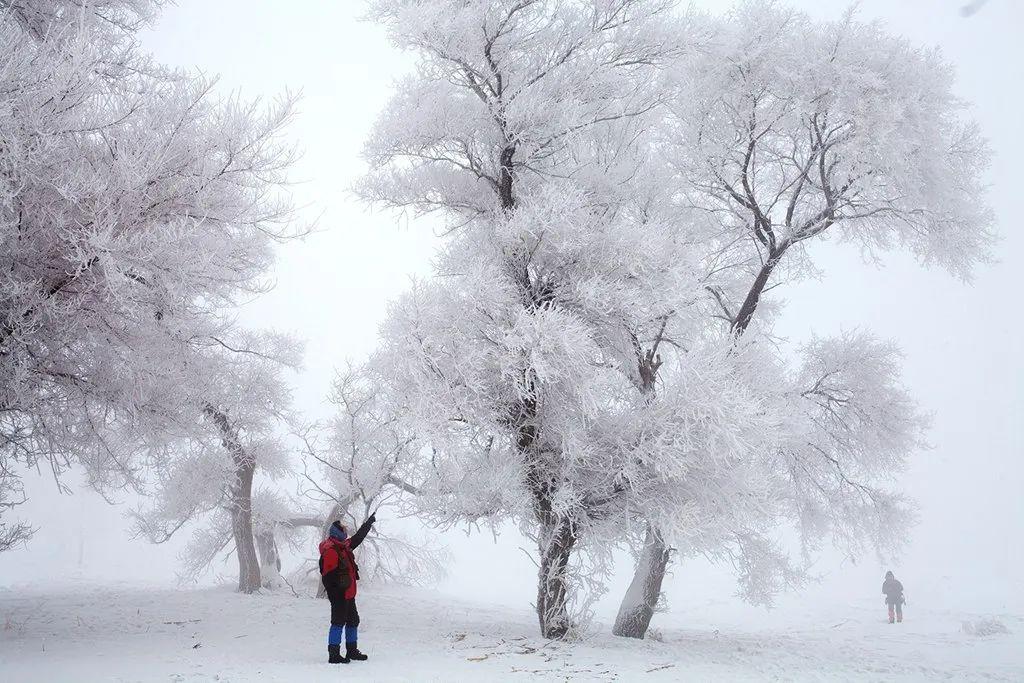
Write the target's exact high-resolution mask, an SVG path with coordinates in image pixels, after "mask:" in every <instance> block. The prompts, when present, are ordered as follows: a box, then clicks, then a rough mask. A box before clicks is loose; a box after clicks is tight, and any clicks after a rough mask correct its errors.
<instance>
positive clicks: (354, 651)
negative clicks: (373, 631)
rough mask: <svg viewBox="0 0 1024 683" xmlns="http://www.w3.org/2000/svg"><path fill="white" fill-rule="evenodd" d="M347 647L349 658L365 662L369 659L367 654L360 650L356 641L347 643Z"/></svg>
mask: <svg viewBox="0 0 1024 683" xmlns="http://www.w3.org/2000/svg"><path fill="white" fill-rule="evenodd" d="M345 648H346V649H347V650H348V658H349V659H351V660H353V661H356V662H365V661H366V660H367V659H369V658H368V657H367V656H366V655H364V654H363V653H362V652H360V651H359V648H358V647H356V644H355V643H347V644H346V645H345Z"/></svg>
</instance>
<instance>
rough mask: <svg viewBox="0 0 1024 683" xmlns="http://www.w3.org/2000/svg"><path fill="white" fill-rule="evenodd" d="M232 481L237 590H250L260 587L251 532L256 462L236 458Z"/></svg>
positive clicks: (232, 515)
mask: <svg viewBox="0 0 1024 683" xmlns="http://www.w3.org/2000/svg"><path fill="white" fill-rule="evenodd" d="M235 465H236V470H235V477H236V480H235V483H234V485H233V486H232V487H231V533H232V534H233V535H234V537H235V554H236V555H237V556H238V590H239V592H241V593H254V592H256V591H257V590H259V588H260V562H259V559H258V558H257V556H256V543H255V539H254V538H253V534H252V480H253V475H254V474H255V472H256V462H255V461H254V460H253V459H252V458H250V457H248V456H247V457H246V458H245V459H244V460H242V461H236V463H235Z"/></svg>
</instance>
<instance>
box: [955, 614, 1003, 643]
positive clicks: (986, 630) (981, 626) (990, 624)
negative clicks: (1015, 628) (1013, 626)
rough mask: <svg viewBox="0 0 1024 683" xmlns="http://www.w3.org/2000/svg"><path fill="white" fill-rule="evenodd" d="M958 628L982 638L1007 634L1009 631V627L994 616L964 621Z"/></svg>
mask: <svg viewBox="0 0 1024 683" xmlns="http://www.w3.org/2000/svg"><path fill="white" fill-rule="evenodd" d="M960 630H962V631H963V632H964V633H966V634H967V635H969V636H977V637H978V638H983V637H985V636H1000V635H1008V634H1009V633H1010V629H1008V628H1006V624H1004V623H1003V622H1001V621H999V620H998V619H996V618H995V617H987V618H985V619H978V620H977V621H973V622H972V621H965V622H963V623H962V625H961V626H960Z"/></svg>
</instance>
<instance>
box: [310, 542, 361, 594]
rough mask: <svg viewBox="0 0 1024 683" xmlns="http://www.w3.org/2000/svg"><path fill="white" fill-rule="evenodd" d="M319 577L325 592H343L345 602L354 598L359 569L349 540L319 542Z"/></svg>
mask: <svg viewBox="0 0 1024 683" xmlns="http://www.w3.org/2000/svg"><path fill="white" fill-rule="evenodd" d="M320 576H321V577H322V580H323V582H324V587H325V588H327V592H328V593H331V592H337V593H341V592H344V597H345V599H346V600H351V599H352V598H354V597H356V585H357V584H358V581H359V567H358V566H357V565H356V558H355V556H354V555H353V554H352V542H351V540H349V539H347V538H346V539H345V540H344V541H339V540H338V539H336V538H327V539H324V540H323V541H321V542H320Z"/></svg>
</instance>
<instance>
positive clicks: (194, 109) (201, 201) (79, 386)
mask: <svg viewBox="0 0 1024 683" xmlns="http://www.w3.org/2000/svg"><path fill="white" fill-rule="evenodd" d="M158 4H159V3H150V2H144V1H143V0H123V1H118V0H101V1H98V2H90V3H79V2H71V1H63V0H6V1H4V2H0V471H2V472H3V473H4V477H5V482H6V485H7V487H8V490H12V488H11V487H12V486H13V487H14V488H13V490H14V491H15V492H16V483H13V481H14V480H13V479H12V477H13V478H16V477H17V476H18V474H19V471H20V470H22V469H23V468H25V467H32V468H38V467H45V468H46V469H48V470H51V471H52V472H53V474H54V477H55V478H56V479H57V481H58V485H59V481H60V476H61V474H62V473H63V472H65V471H66V470H67V469H68V468H69V467H79V466H80V467H82V468H83V469H84V471H85V473H86V475H87V477H88V481H89V483H90V484H91V485H92V486H94V487H95V488H97V489H99V490H101V491H111V490H117V489H119V488H122V487H132V486H139V485H141V484H142V483H143V480H144V479H145V478H146V477H147V476H148V475H149V474H151V473H153V472H154V471H159V467H160V464H161V463H160V461H159V460H158V456H159V454H160V452H161V449H162V448H164V447H166V446H167V445H168V444H170V443H171V442H173V441H174V440H176V439H185V440H186V441H187V439H189V438H192V437H194V435H195V431H194V430H196V429H197V428H198V426H197V425H199V424H200V423H201V422H202V421H201V420H197V417H198V416H200V415H202V414H203V413H204V412H206V413H207V418H209V419H215V412H216V410H217V408H216V406H217V404H216V403H210V399H209V398H208V397H203V396H200V395H198V394H197V393H195V389H196V388H197V387H202V386H208V385H207V384H206V383H204V376H216V377H222V378H223V377H226V376H227V375H226V374H225V373H224V372H223V371H222V368H223V367H225V366H223V365H222V364H223V363H225V362H226V363H227V367H230V365H231V363H233V362H235V361H233V360H230V358H231V356H234V355H242V356H244V355H245V354H236V350H237V349H238V347H237V346H235V345H236V344H239V343H240V342H239V341H238V339H239V337H240V335H239V333H238V332H237V331H236V329H235V326H236V324H235V321H234V320H233V318H232V315H231V313H230V310H231V308H232V307H233V306H234V305H235V304H236V303H237V302H238V301H240V300H241V299H244V298H249V297H251V296H252V295H253V294H256V293H258V292H260V291H262V290H263V289H264V288H265V286H266V283H265V281H264V280H263V279H262V277H263V274H264V272H265V270H266V268H267V267H268V266H269V264H270V262H271V259H272V252H271V245H272V243H273V241H274V240H275V239H279V238H283V237H286V236H287V235H288V234H289V228H288V226H287V218H288V208H289V207H288V204H287V202H286V201H284V200H283V199H282V196H281V194H280V193H279V192H278V191H277V190H276V188H277V186H279V185H280V184H281V182H282V181H283V179H284V178H283V172H284V170H285V168H286V166H287V164H288V161H289V158H290V152H289V150H288V149H287V148H286V147H284V146H282V145H281V144H280V142H279V137H278V134H279V132H280V130H281V127H282V126H283V125H284V124H285V122H286V121H287V120H288V117H289V111H290V101H289V100H284V101H281V102H280V103H278V104H276V105H274V106H272V107H270V108H269V109H266V110H264V108H263V107H262V106H261V105H259V104H257V103H245V102H243V101H241V100H238V99H235V98H228V99H224V98H221V97H218V96H216V95H215V94H214V93H213V86H214V84H213V82H212V81H210V80H208V79H206V78H203V77H198V76H193V75H190V74H187V73H181V72H173V71H169V70H166V69H163V68H160V67H158V66H156V65H154V64H153V63H152V62H151V61H150V60H149V58H148V57H147V56H145V55H144V54H141V53H140V52H139V51H138V50H137V48H136V46H135V42H134V34H133V32H134V31H135V30H136V29H137V28H138V27H139V25H140V23H141V22H142V21H143V20H144V19H145V17H146V16H148V15H149V13H150V11H151V10H152V9H154V8H155V7H156V6H157V5H158ZM226 359H227V360H226ZM226 386H227V385H225V387H226ZM225 387H220V388H218V391H216V392H213V396H214V397H215V398H217V400H220V397H221V396H222V395H223V394H222V392H221V391H220V389H222V388H225ZM243 390H244V388H243ZM211 405H212V406H213V409H214V414H211V413H210V410H209V409H208V408H209V407H210V406H211ZM182 443H184V441H183V442H182ZM6 500H8V501H9V500H12V499H11V498H7V499H6Z"/></svg>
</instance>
